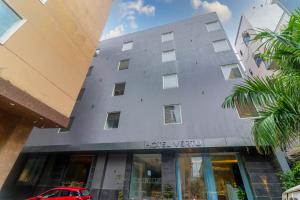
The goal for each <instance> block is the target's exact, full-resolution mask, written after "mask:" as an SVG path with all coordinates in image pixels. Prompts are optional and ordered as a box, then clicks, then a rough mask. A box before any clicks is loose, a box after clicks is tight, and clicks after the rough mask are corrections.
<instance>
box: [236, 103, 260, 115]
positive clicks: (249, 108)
mask: <svg viewBox="0 0 300 200" xmlns="http://www.w3.org/2000/svg"><path fill="white" fill-rule="evenodd" d="M236 109H237V111H238V114H239V117H240V118H249V117H250V118H253V117H257V116H258V113H257V109H256V107H255V106H254V105H253V104H252V103H251V104H247V105H239V104H236Z"/></svg>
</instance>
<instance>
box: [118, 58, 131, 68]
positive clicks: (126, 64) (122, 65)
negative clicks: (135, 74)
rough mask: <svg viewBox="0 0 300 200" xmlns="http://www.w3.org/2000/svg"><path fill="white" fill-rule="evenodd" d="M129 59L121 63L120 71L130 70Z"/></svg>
mask: <svg viewBox="0 0 300 200" xmlns="http://www.w3.org/2000/svg"><path fill="white" fill-rule="evenodd" d="M128 66H129V59H124V60H121V61H120V62H119V70H123V69H128Z"/></svg>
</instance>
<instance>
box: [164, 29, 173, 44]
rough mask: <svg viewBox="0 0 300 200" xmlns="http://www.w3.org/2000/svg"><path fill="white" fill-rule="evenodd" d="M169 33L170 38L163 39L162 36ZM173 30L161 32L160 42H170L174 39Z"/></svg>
mask: <svg viewBox="0 0 300 200" xmlns="http://www.w3.org/2000/svg"><path fill="white" fill-rule="evenodd" d="M170 34H172V38H171V39H169V40H166V39H165V40H164V36H165V37H166V36H167V35H170ZM174 38H175V37H174V32H173V31H169V32H165V33H162V34H161V42H162V43H165V42H170V41H174Z"/></svg>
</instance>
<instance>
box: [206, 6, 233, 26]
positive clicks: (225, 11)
mask: <svg viewBox="0 0 300 200" xmlns="http://www.w3.org/2000/svg"><path fill="white" fill-rule="evenodd" d="M203 8H204V10H206V11H208V12H216V13H217V14H218V16H219V17H220V20H221V21H223V22H225V21H228V20H229V19H230V18H231V15H232V13H231V11H230V9H229V8H228V6H227V5H224V4H221V3H220V2H219V1H215V2H211V3H209V2H207V1H204V2H203Z"/></svg>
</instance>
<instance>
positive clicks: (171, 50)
mask: <svg viewBox="0 0 300 200" xmlns="http://www.w3.org/2000/svg"><path fill="white" fill-rule="evenodd" d="M167 52H174V60H165V61H164V59H163V58H164V56H163V55H164V53H167ZM176 60H177V58H176V50H175V49H169V50H165V51H162V53H161V62H162V63H167V62H174V61H176Z"/></svg>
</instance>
